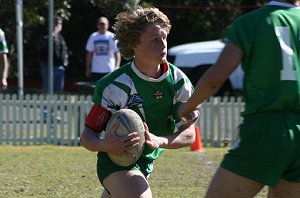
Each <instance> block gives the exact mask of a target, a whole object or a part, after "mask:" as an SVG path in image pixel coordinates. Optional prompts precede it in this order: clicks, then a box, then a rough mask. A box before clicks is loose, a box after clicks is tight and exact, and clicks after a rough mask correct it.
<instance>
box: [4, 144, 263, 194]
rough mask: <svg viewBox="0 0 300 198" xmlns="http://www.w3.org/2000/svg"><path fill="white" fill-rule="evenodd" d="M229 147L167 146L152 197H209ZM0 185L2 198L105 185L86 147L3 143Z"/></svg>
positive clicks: (159, 162) (97, 188) (95, 188)
mask: <svg viewBox="0 0 300 198" xmlns="http://www.w3.org/2000/svg"><path fill="white" fill-rule="evenodd" d="M226 151H227V149H226V148H225V149H205V151H204V152H191V151H189V148H183V149H177V150H168V151H166V152H165V153H164V154H163V155H162V156H161V157H160V158H159V159H158V160H157V161H156V163H155V167H154V172H153V174H152V175H151V177H150V179H149V182H150V185H151V188H152V192H153V197H154V198H181V197H186V198H202V197H204V194H205V191H206V189H207V186H208V183H209V182H210V179H211V177H212V175H213V173H214V171H215V168H216V167H217V166H218V164H219V162H220V160H221V159H222V156H223V155H224V153H225V152H226ZM0 184H1V185H0V197H1V198H2V197H3V198H6V197H13V198H19V197H22V198H27V197H45V198H46V197H47V198H51V197H53V198H54V197H55V198H57V197H59V198H69V197H70V198H71V197H72V198H73V197H76V198H81V197H82V198H95V197H100V194H101V192H102V190H103V188H102V186H101V185H100V183H99V181H98V179H97V175H96V153H93V152H89V151H87V150H85V149H84V148H82V147H62V146H26V147H22V146H17V147H13V146H0ZM265 194H266V193H265V191H263V192H262V193H260V195H258V196H257V197H265Z"/></svg>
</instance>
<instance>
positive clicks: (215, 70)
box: [179, 43, 243, 118]
mask: <svg viewBox="0 0 300 198" xmlns="http://www.w3.org/2000/svg"><path fill="white" fill-rule="evenodd" d="M242 57H243V51H242V49H241V48H239V47H238V46H237V45H235V44H233V43H228V44H226V46H225V48H224V49H223V51H222V53H221V54H220V56H219V58H218V60H217V62H216V63H215V64H214V65H213V66H212V67H211V68H210V69H209V70H207V72H205V74H204V75H203V76H202V77H201V78H200V80H199V81H198V83H197V85H196V89H195V92H194V93H193V95H192V96H191V98H190V99H189V100H188V102H187V103H185V104H182V106H181V107H180V109H179V116H180V117H181V118H185V117H186V116H188V114H189V113H191V112H192V111H194V110H196V109H199V108H200V105H201V104H202V102H204V101H205V100H206V99H207V98H209V97H210V96H212V95H213V94H214V93H215V92H216V91H217V90H218V89H219V88H220V87H221V85H222V84H223V83H224V82H225V80H226V79H227V78H228V77H229V75H230V74H231V73H232V72H233V71H234V70H235V69H236V68H237V67H238V65H239V63H240V61H241V60H242Z"/></svg>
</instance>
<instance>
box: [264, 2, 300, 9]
mask: <svg viewBox="0 0 300 198" xmlns="http://www.w3.org/2000/svg"><path fill="white" fill-rule="evenodd" d="M267 5H270V6H282V7H287V8H296V7H298V6H295V5H293V4H290V3H284V2H279V1H270V2H269V3H268V4H267Z"/></svg>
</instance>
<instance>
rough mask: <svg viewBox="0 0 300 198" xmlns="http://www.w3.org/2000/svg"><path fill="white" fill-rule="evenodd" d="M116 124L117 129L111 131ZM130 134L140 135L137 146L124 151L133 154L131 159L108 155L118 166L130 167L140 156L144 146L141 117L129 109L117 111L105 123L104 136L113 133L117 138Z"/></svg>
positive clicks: (123, 156)
mask: <svg viewBox="0 0 300 198" xmlns="http://www.w3.org/2000/svg"><path fill="white" fill-rule="evenodd" d="M117 123H118V127H117V129H116V130H115V131H113V129H115V128H114V126H115V124H117ZM132 132H138V133H139V135H140V142H139V143H140V144H139V146H137V147H134V148H131V149H128V150H126V151H127V152H128V153H131V154H134V155H133V157H130V156H127V155H115V154H111V153H108V156H109V157H110V159H111V160H112V161H113V162H114V163H115V164H117V165H119V166H130V165H132V164H134V163H135V162H136V161H137V160H138V159H139V157H140V156H141V155H142V152H143V149H144V144H145V128H144V123H143V120H142V119H141V117H140V116H139V115H138V114H137V113H136V112H135V111H133V110H131V109H121V110H119V111H117V112H116V113H114V114H113V115H112V117H111V118H110V119H109V121H108V123H107V127H106V130H105V136H107V135H108V134H109V133H115V134H116V135H117V136H118V137H121V136H124V135H127V134H129V133H132Z"/></svg>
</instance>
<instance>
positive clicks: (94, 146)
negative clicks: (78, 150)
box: [80, 127, 102, 152]
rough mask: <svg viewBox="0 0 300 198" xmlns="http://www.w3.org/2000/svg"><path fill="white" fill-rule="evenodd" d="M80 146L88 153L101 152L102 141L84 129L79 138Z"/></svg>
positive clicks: (93, 133) (89, 130)
mask: <svg viewBox="0 0 300 198" xmlns="http://www.w3.org/2000/svg"><path fill="white" fill-rule="evenodd" d="M80 145H81V146H82V147H84V148H86V149H87V150H89V151H94V152H97V151H101V145H102V140H101V139H99V138H98V137H97V135H96V133H95V132H93V131H92V130H91V129H89V128H87V127H85V128H84V131H83V132H82V134H81V136H80Z"/></svg>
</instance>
